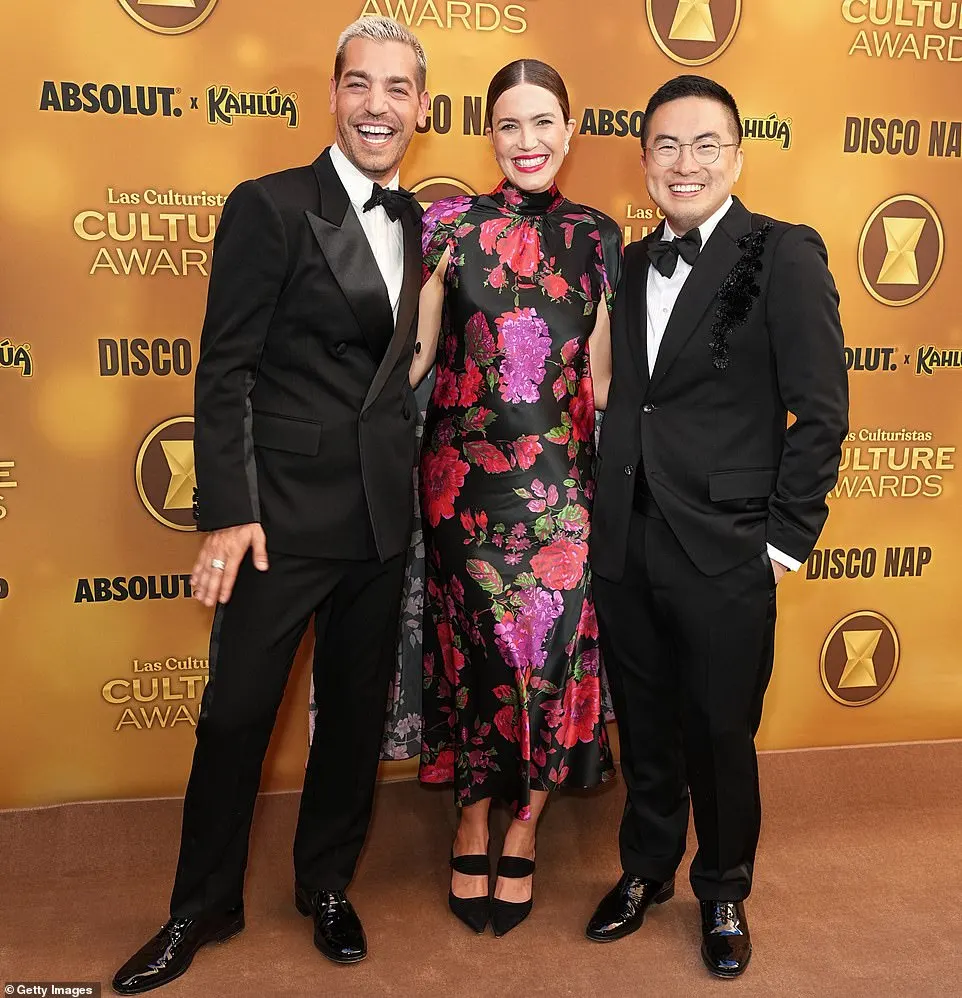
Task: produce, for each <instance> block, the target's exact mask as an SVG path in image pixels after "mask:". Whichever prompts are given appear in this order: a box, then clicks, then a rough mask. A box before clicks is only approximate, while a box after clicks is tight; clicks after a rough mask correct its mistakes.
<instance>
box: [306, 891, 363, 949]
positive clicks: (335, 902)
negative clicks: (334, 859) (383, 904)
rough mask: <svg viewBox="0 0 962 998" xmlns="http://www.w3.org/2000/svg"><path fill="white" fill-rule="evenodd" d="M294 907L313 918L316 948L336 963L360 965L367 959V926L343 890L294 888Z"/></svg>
mask: <svg viewBox="0 0 962 998" xmlns="http://www.w3.org/2000/svg"><path fill="white" fill-rule="evenodd" d="M294 905H295V907H296V908H297V910H298V911H299V912H300V913H301V914H302V915H312V916H313V917H314V945H315V946H316V947H317V948H318V949H319V950H320V951H321V952H322V953H323V954H324V956H326V957H327V958H328V960H333V961H334V962H335V963H358V962H359V961H361V960H363V959H364V957H366V956H367V939H365V938H364V927H363V926H362V925H361V920H360V919H359V918H358V917H357V912H356V911H355V910H354V906H353V905H352V904H351V902H350V901H348V899H347V895H346V894H345V893H344V891H309V890H307V889H306V888H304V887H300V886H295V888H294Z"/></svg>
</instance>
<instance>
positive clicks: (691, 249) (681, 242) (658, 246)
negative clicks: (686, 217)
mask: <svg viewBox="0 0 962 998" xmlns="http://www.w3.org/2000/svg"><path fill="white" fill-rule="evenodd" d="M700 251H701V232H699V230H698V229H689V230H688V231H687V232H686V233H685V234H684V235H683V236H681V237H679V238H678V239H659V240H658V242H656V243H649V244H648V259H649V260H651V262H652V265H653V266H654V267H655V269H656V270H657V271H658V273H659V274H661V275H662V276H663V277H671V275H672V274H674V272H675V267H676V266H677V265H678V257H679V256H680V257H681V258H682V260H684V261H685V263H687V264H688V266H689V267H694V265H695V261H696V260H697V259H698V254H699V252H700Z"/></svg>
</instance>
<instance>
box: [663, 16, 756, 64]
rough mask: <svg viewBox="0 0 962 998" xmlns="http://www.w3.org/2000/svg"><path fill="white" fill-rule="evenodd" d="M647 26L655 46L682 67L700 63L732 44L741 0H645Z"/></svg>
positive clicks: (718, 54) (709, 60) (739, 17)
mask: <svg viewBox="0 0 962 998" xmlns="http://www.w3.org/2000/svg"><path fill="white" fill-rule="evenodd" d="M645 9H646V13H647V15H648V27H649V28H650V29H651V33H652V35H654V38H655V41H656V42H657V43H658V47H659V48H660V49H661V50H662V52H664V53H665V55H667V56H668V58H669V59H673V60H674V61H675V62H678V63H681V65H682V66H704V65H705V64H706V63H709V62H712V61H714V60H715V59H717V58H718V57H719V56H720V55H721V54H722V53H723V52H724V51H725V49H727V48H728V46H729V45H731V43H732V39H734V37H735V33H736V32H737V31H738V25H739V22H740V21H741V17H742V2H741V0H645Z"/></svg>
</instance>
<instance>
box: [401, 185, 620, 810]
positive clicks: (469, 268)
mask: <svg viewBox="0 0 962 998" xmlns="http://www.w3.org/2000/svg"><path fill="white" fill-rule="evenodd" d="M422 224H423V230H422V231H423V248H424V278H425V280H427V278H428V277H430V276H431V274H433V272H434V270H435V269H436V268H437V265H438V263H439V262H440V260H441V258H442V256H443V254H444V252H445V250H446V249H448V248H450V251H451V255H450V262H449V264H448V267H447V271H446V275H445V297H444V310H443V318H442V323H441V331H440V335H439V340H438V353H437V369H436V382H435V387H434V391H433V393H432V396H431V400H430V402H429V404H428V409H427V414H426V417H425V426H424V438H423V444H422V452H421V462H420V491H421V515H422V519H423V526H424V542H425V558H426V591H425V617H424V697H423V715H424V724H423V734H422V747H421V766H420V778H421V780H422V781H423V782H425V783H449V782H453V783H454V786H455V799H456V801H457V803H458V804H460V805H466V804H474V803H476V802H477V801H479V800H481V799H483V798H486V797H497V798H500V799H502V800H506V801H509V802H511V803H512V805H513V807H514V809H515V813H516V815H517V816H518V817H520V818H526V817H528V816H529V799H530V791H531V790H553V789H555V788H557V787H560V786H561V785H563V784H567V785H570V786H578V787H587V786H593V785H595V784H597V783H598V782H599V781H601V780H605V779H607V778H609V777H610V776H611V775H612V774H613V765H612V758H611V750H610V747H609V744H608V736H607V731H606V729H605V724H604V718H603V716H602V707H601V689H600V680H599V674H598V673H599V649H598V624H597V621H596V618H595V609H594V604H593V602H592V595H591V573H590V571H589V568H588V564H587V560H586V558H587V554H588V534H589V532H590V529H591V500H592V495H593V493H594V480H593V477H592V474H593V471H592V469H593V464H594V456H595V450H594V425H595V411H594V397H593V390H592V384H591V371H590V367H589V358H588V337H589V336H590V334H591V332H592V330H593V328H594V323H595V317H596V309H597V308H598V307H599V306H600V305H601V302H602V299H605V301H606V302H607V303H608V304H609V305H610V302H611V298H612V291H613V288H614V287H615V286H616V283H617V276H618V275H617V271H618V270H619V269H620V261H621V232H620V230H619V229H618V227H617V225H616V224H615V222H613V221H612V220H611V219H610V218H608V217H607V216H606V215H603V214H602V213H600V212H598V211H595V210H593V209H591V208H586V207H584V206H582V205H577V204H572V203H571V202H570V201H567V200H566V199H565V198H564V197H563V196H562V195H561V194H560V193H559V192H558V190H557V188H552V189H551V190H549V191H546V192H544V193H542V194H528V193H522V192H521V191H519V190H518V189H517V188H515V187H513V186H511V185H510V184H508V182H507V181H504V182H502V184H501V185H500V186H499V187H498V188H497V189H496V190H495V191H494V192H493V193H492V194H489V195H483V196H481V197H455V198H446V199H444V200H442V201H437V202H435V203H434V204H433V205H432V206H431V207H430V208H429V209H428V210H427V211H426V212H425V215H424V219H423V223H422Z"/></svg>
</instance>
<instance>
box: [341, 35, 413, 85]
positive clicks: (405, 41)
mask: <svg viewBox="0 0 962 998" xmlns="http://www.w3.org/2000/svg"><path fill="white" fill-rule="evenodd" d="M355 38H369V39H371V41H374V42H401V44H402V45H409V46H410V47H411V49H412V50H413V51H414V54H415V56H416V57H417V64H418V72H417V79H416V80H415V83H416V84H417V88H418V92H419V93H420V92H421V91H423V90H424V85H425V82H426V81H427V76H428V61H427V58H426V57H425V55H424V49H423V48H422V47H421V43H420V42H419V41H418V39H417V35H415V34H414V32H413V31H411V30H410V29H409V28H406V27H405V26H404V25H403V24H398V22H397V21H392V20H391V18H389V17H359V18H358V19H357V20H356V21H355V22H354V23H353V24H349V25H348V26H347V27H346V28H345V29H344V30H343V31H342V32H341V37H340V38H338V40H337V52H336V53H335V55H334V81H335V83H339V82H340V80H341V73H343V72H344V50H345V49H346V48H347V43H348V42H350V41H352V40H353V39H355Z"/></svg>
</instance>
